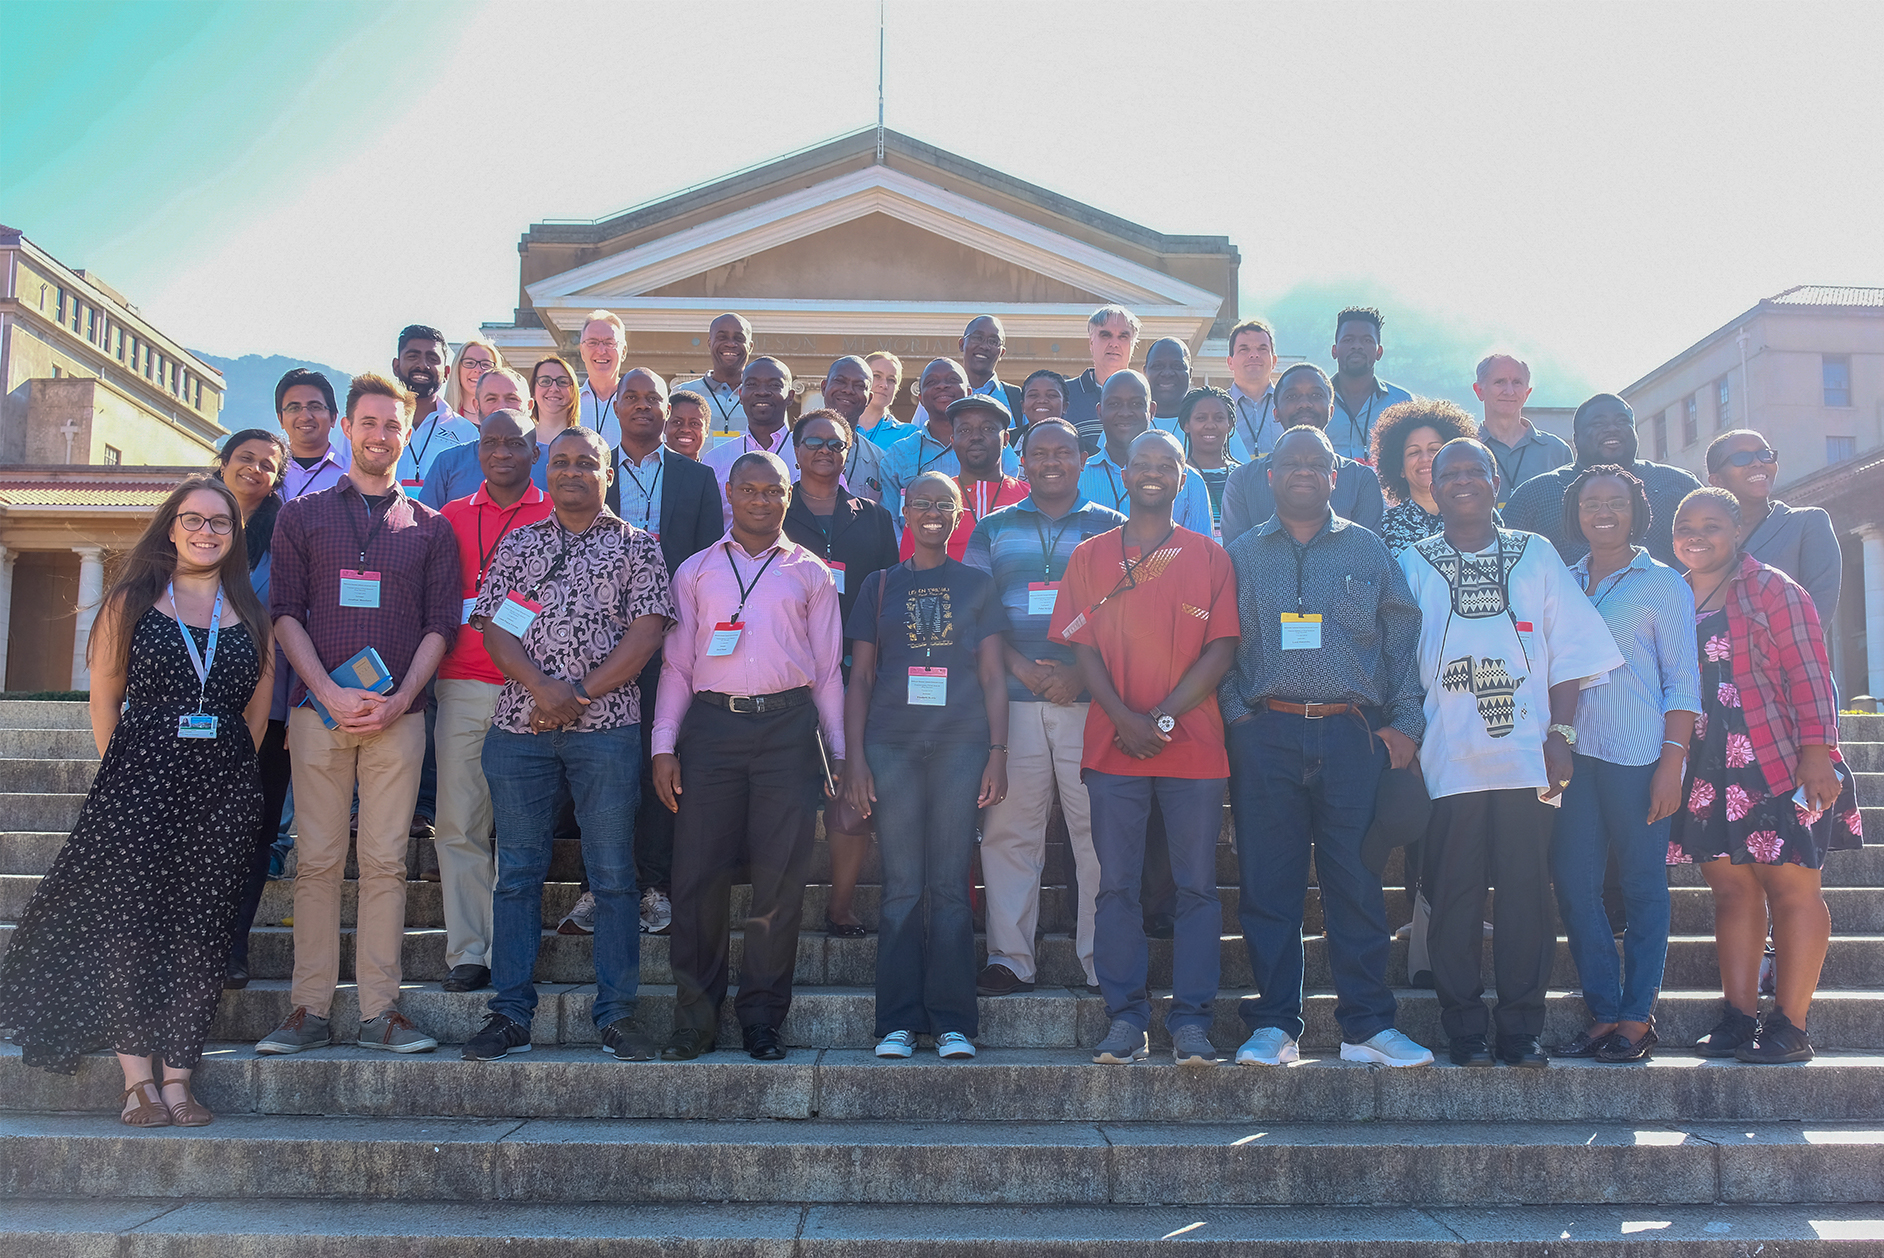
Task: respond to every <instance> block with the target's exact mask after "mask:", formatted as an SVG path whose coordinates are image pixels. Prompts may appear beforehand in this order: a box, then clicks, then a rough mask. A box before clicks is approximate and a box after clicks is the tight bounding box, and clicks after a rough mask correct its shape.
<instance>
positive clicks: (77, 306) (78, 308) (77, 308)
mask: <svg viewBox="0 0 1884 1258" xmlns="http://www.w3.org/2000/svg"><path fill="white" fill-rule="evenodd" d="M83 305H84V303H83V302H81V301H79V299H78V295H77V294H76V293H74V294H73V296H72V330H73V331H74V332H77V331H78V330H79V329H80V327H82V326H83V324H82V323H81V321H80V316H81V315H82V314H83V310H82V306H83Z"/></svg>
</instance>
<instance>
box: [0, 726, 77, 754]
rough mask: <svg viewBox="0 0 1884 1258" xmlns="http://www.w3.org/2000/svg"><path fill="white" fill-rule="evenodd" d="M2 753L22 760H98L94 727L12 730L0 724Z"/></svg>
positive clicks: (0, 752) (0, 747)
mask: <svg viewBox="0 0 1884 1258" xmlns="http://www.w3.org/2000/svg"><path fill="white" fill-rule="evenodd" d="M0 756H4V757H7V758H8V759H12V758H14V757H18V758H20V759H23V760H90V761H93V762H96V761H97V759H98V744H97V743H95V742H93V741H92V731H91V727H90V726H89V725H88V726H86V727H85V728H83V729H9V728H7V727H6V726H3V725H0Z"/></svg>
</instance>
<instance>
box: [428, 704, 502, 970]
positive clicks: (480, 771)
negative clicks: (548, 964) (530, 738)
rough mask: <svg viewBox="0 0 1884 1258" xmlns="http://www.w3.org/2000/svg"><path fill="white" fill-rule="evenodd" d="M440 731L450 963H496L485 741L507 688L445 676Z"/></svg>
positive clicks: (442, 867) (441, 853)
mask: <svg viewBox="0 0 1884 1258" xmlns="http://www.w3.org/2000/svg"><path fill="white" fill-rule="evenodd" d="M433 684H434V686H435V687H436V688H437V693H438V725H437V728H436V732H435V733H434V735H433V737H434V740H435V744H436V746H437V749H438V878H439V883H440V888H441V890H442V891H443V893H444V898H445V964H446V965H447V966H457V965H481V966H483V967H484V968H486V969H489V968H490V965H491V888H492V887H494V886H495V885H496V883H497V856H496V849H495V848H493V847H492V846H491V788H490V787H489V786H488V785H487V784H486V783H485V781H484V760H483V755H484V735H485V734H487V733H489V732H490V728H491V713H492V711H493V710H495V709H496V707H497V696H498V694H499V693H500V692H501V691H502V690H503V687H502V686H500V685H497V684H495V683H492V682H488V681H473V680H470V679H468V678H440V679H439V680H438V681H437V682H435V683H433Z"/></svg>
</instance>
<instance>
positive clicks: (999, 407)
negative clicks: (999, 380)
mask: <svg viewBox="0 0 1884 1258" xmlns="http://www.w3.org/2000/svg"><path fill="white" fill-rule="evenodd" d="M943 417H944V418H945V419H946V420H947V421H948V423H949V424H950V425H951V427H952V429H953V431H952V432H951V434H950V436H949V448H950V450H951V451H952V452H953V453H954V455H955V461H956V462H957V463H958V464H959V465H960V471H958V472H957V473H956V476H955V483H956V485H957V486H959V487H960V489H961V491H962V510H961V513H960V514H959V515H957V516H956V517H955V531H954V532H953V533H950V534H949V544H948V551H949V558H950V559H954V560H960V559H961V558H962V556H963V555H965V554H967V553H968V539H969V538H971V537H973V536H974V535H975V522H976V521H978V520H980V519H981V518H982V517H984V516H986V515H987V514H988V513H989V512H991V511H995V510H998V509H999V508H1001V507H1005V506H1008V505H1010V504H1012V503H1016V502H1019V501H1021V500H1022V499H1024V498H1026V497H1027V483H1026V482H1025V481H1023V480H1020V479H1019V478H1018V477H1013V476H1009V475H1008V474H1007V472H1006V471H1005V469H1004V467H1003V461H1004V459H1005V458H1006V456H1007V433H1008V426H1009V424H1010V423H1012V421H1013V417H1012V416H1011V415H1010V414H1009V413H1008V409H1007V406H1006V405H1005V404H1004V403H1003V402H1002V401H1001V399H1000V398H998V397H994V396H991V395H989V394H986V393H970V394H969V395H968V396H966V397H962V398H957V399H956V400H955V401H953V402H951V403H949V405H948V409H947V410H946V411H944V412H943ZM897 507H898V508H899V509H900V508H901V507H902V504H901V503H900V502H899V503H898V504H897ZM915 553H916V543H915V538H914V535H913V534H912V533H911V532H910V531H909V527H908V525H905V526H904V527H903V540H902V550H901V556H902V558H904V559H908V558H909V557H910V556H911V555H913V554H915Z"/></svg>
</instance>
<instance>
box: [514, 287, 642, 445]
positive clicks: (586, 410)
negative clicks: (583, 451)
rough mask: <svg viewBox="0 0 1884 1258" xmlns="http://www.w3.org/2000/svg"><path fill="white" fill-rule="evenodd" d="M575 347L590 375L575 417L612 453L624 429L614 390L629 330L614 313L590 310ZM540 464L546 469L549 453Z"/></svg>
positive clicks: (578, 396) (578, 402)
mask: <svg viewBox="0 0 1884 1258" xmlns="http://www.w3.org/2000/svg"><path fill="white" fill-rule="evenodd" d="M576 348H577V349H578V350H580V351H581V352H582V367H583V370H584V371H586V372H587V373H588V379H586V380H584V381H583V382H582V392H581V393H579V394H578V395H577V397H576V402H577V406H576V416H577V418H578V419H579V420H580V421H581V422H582V423H583V424H584V425H586V426H587V427H590V428H593V429H595V431H596V432H598V433H600V434H601V435H602V440H603V441H605V442H607V443H608V447H609V449H611V450H612V449H614V448H615V447H616V446H618V445H620V444H621V427H620V426H619V425H618V424H616V422H615V389H616V387H617V386H619V385H620V384H621V364H622V355H623V354H624V353H625V352H626V351H627V349H628V330H627V329H626V328H624V327H622V325H621V319H620V318H618V317H617V316H616V315H615V314H613V313H612V312H610V311H607V310H591V311H590V312H589V317H588V318H586V319H584V320H583V321H582V339H581V340H580V341H579V342H577V344H576ZM524 396H526V397H528V396H529V390H527V389H526V390H525V391H524ZM539 462H541V464H542V465H543V466H544V467H545V468H547V467H548V466H549V458H548V456H547V454H546V455H545V457H544V458H542V459H541V460H539ZM539 475H541V473H539Z"/></svg>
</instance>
